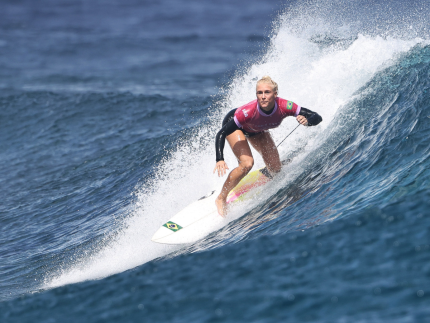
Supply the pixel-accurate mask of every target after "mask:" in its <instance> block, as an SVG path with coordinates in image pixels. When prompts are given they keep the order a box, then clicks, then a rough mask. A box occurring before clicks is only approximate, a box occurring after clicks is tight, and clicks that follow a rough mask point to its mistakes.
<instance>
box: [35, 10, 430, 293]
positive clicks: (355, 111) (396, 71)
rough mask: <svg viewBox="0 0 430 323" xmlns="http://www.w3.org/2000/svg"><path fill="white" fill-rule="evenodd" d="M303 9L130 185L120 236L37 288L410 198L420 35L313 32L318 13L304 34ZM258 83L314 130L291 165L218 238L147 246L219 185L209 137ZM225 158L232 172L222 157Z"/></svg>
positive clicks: (417, 143)
mask: <svg viewBox="0 0 430 323" xmlns="http://www.w3.org/2000/svg"><path fill="white" fill-rule="evenodd" d="M301 8H303V7H301ZM309 8H311V7H308V8H307V10H304V12H302V13H301V14H300V15H294V13H296V12H297V9H296V10H291V11H288V12H286V13H284V14H282V15H281V16H280V18H279V20H278V21H277V22H276V24H275V27H274V33H273V35H272V37H271V44H270V46H269V48H268V50H267V52H266V54H265V55H264V56H263V57H261V58H260V59H259V60H258V61H253V62H251V63H250V64H249V65H246V64H245V65H244V67H243V68H242V69H239V70H238V71H237V73H236V75H235V77H234V78H233V80H232V82H231V83H230V84H229V85H228V86H226V87H225V88H223V89H220V93H221V94H223V95H224V96H223V97H222V98H221V99H219V100H214V103H213V106H212V110H211V112H210V114H209V115H207V116H206V117H205V118H203V119H202V122H201V123H200V124H199V125H197V126H195V127H193V128H192V129H191V131H190V133H189V134H188V135H187V136H183V137H181V138H180V139H179V140H178V142H177V143H176V144H177V146H176V148H175V149H173V150H172V151H169V152H168V155H167V156H166V157H164V158H163V159H162V160H161V162H160V163H159V165H158V166H157V167H156V168H155V170H154V174H153V176H152V177H151V178H149V179H147V180H146V181H144V182H143V183H142V184H139V186H138V187H136V189H135V203H133V204H132V206H130V207H129V209H128V210H127V214H129V216H128V217H126V219H125V220H124V222H123V223H122V227H121V230H120V233H118V234H116V235H115V236H113V237H112V236H109V237H108V238H107V240H108V241H107V242H106V246H105V247H104V248H103V249H102V250H101V251H99V252H97V253H95V254H91V255H90V256H88V257H86V258H85V259H84V260H83V261H82V260H81V261H79V262H78V263H72V264H68V265H67V266H64V267H63V268H62V269H61V270H60V271H59V272H57V273H54V274H52V273H50V274H49V275H48V276H47V277H46V279H45V284H44V286H43V288H52V287H56V286H61V285H65V284H70V283H75V282H80V281H84V280H88V279H99V278H103V277H106V276H109V275H112V274H115V273H118V272H122V271H124V270H127V269H130V268H133V267H136V266H139V265H141V264H143V263H145V262H148V261H151V260H153V259H157V258H160V257H166V256H167V257H170V256H174V255H177V254H180V253H188V252H195V251H202V250H206V249H208V248H213V247H219V246H222V245H225V244H228V243H234V242H238V241H241V240H243V239H249V238H255V237H258V236H260V235H265V234H284V233H285V232H290V231H295V230H303V229H306V228H309V227H312V226H315V225H320V224H322V223H325V222H330V221H333V220H335V219H338V218H341V217H345V216H348V215H349V214H352V213H354V212H360V211H361V210H363V209H365V208H366V207H368V206H369V205H371V204H373V203H376V204H381V203H382V204H384V203H385V204H387V203H393V201H395V200H396V199H398V198H401V197H402V196H404V195H405V194H406V195H407V194H413V192H414V191H416V190H419V189H420V176H421V175H422V174H423V172H425V170H426V169H428V168H429V165H428V156H429V147H428V145H426V141H425V140H426V138H428V130H427V129H426V123H425V122H426V121H427V119H426V118H427V117H428V116H429V115H430V110H429V108H428V106H429V105H428V103H429V97H428V93H427V91H428V79H429V78H428V74H429V68H428V66H429V64H428V63H429V57H430V47H429V45H428V42H427V41H426V40H425V39H426V37H425V35H423V34H422V30H421V29H420V32H421V34H420V35H421V36H420V37H409V36H410V35H409V36H408V37H403V36H402V35H399V33H397V31H396V32H393V35H389V36H387V35H383V36H380V35H374V34H369V33H367V34H366V33H360V32H357V31H356V30H355V29H357V27H356V26H353V27H354V28H352V27H351V26H349V27H348V26H345V25H344V24H343V25H341V26H337V25H336V24H331V25H330V24H329V23H326V24H322V23H321V22H322V21H323V18H324V17H321V15H320V18H319V23H317V24H316V23H312V24H311V23H309V20H312V19H311V18H312V17H313V13H312V12H311V10H310V9H309ZM322 16H323V15H322ZM304 17H305V18H306V19H304ZM313 21H315V20H313ZM328 25H330V26H329V27H328ZM302 27H303V28H302ZM418 27H419V24H417V30H418V29H419V28H418ZM420 28H421V27H420ZM358 29H359V30H363V29H360V28H358ZM396 33H397V35H396ZM416 34H417V35H418V34H419V33H418V31H417V32H416ZM263 75H271V77H272V78H273V79H275V80H276V81H277V82H278V84H279V89H280V91H279V95H280V96H281V97H284V98H288V99H290V100H293V101H295V102H297V103H298V104H299V105H302V106H305V107H308V108H310V109H312V110H315V111H318V112H319V113H320V114H321V115H322V117H323V119H324V122H323V123H322V124H321V125H319V126H318V127H314V128H304V127H301V128H299V129H298V130H297V131H296V132H295V133H293V134H292V135H291V137H289V138H288V140H287V141H286V142H285V143H283V144H282V145H281V146H280V148H279V149H280V154H281V156H283V157H288V158H292V162H291V163H290V164H289V165H288V166H287V167H285V168H284V170H283V172H282V176H279V177H278V179H277V180H275V181H273V182H271V183H270V184H269V185H268V186H267V188H265V191H264V194H261V195H259V196H258V198H256V199H255V200H254V201H253V202H252V203H249V204H248V205H244V206H243V207H242V208H241V209H239V208H236V209H234V210H232V211H231V214H230V216H229V219H228V220H226V221H227V222H230V224H229V225H227V226H226V227H225V228H223V229H222V230H220V231H218V232H215V233H213V234H212V235H210V236H209V237H207V238H206V239H203V240H202V241H200V242H198V243H196V244H195V245H193V246H187V247H185V248H183V247H182V248H181V247H177V246H166V245H157V244H154V243H152V242H150V238H151V236H152V234H153V233H154V232H155V231H156V229H157V228H158V226H159V225H160V223H163V221H165V220H167V219H169V218H170V217H172V216H173V215H174V214H175V213H176V212H177V210H179V209H181V208H183V207H185V206H186V205H188V204H189V203H191V202H192V201H194V200H196V199H197V198H199V197H200V196H201V195H202V192H204V193H205V192H207V191H210V190H211V189H212V188H213V187H217V186H220V185H221V184H222V182H223V180H224V179H223V178H221V179H219V178H218V177H215V176H211V174H212V169H213V167H214V151H213V150H214V147H213V138H214V135H215V133H216V131H217V129H218V128H219V126H220V123H221V120H222V117H223V116H224V114H225V113H226V112H227V111H228V110H229V109H231V107H235V106H240V105H242V104H244V103H246V102H248V101H250V100H251V99H252V98H253V96H254V90H255V82H256V80H257V79H258V78H260V77H261V76H263ZM290 119H291V120H286V121H284V123H283V124H282V126H281V127H279V128H277V129H276V130H274V131H272V134H273V136H274V139H275V141H276V142H280V141H281V140H282V138H283V137H284V136H285V134H286V133H288V132H289V131H290V130H291V129H293V127H294V126H295V120H294V119H293V118H290ZM225 156H226V162H227V163H228V164H229V165H230V167H233V166H234V164H235V158H234V156H233V154H232V153H231V151H230V150H229V149H226V152H225ZM254 156H255V160H256V162H255V164H256V167H259V166H262V165H263V161H262V159H261V157H259V156H258V154H254ZM422 180H424V179H421V181H422ZM411 183H412V184H411ZM411 185H412V186H411ZM405 187H407V189H406V191H405V189H403V188H405ZM244 215H245V216H244ZM227 222H226V223H227Z"/></svg>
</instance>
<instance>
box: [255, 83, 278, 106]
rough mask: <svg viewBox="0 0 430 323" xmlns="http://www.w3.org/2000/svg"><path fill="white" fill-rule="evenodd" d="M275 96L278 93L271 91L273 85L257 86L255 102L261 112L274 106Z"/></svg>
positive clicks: (261, 84)
mask: <svg viewBox="0 0 430 323" xmlns="http://www.w3.org/2000/svg"><path fill="white" fill-rule="evenodd" d="M277 96H278V93H276V92H275V91H273V85H271V84H267V83H260V84H257V101H258V104H259V105H260V108H262V109H263V110H265V111H269V110H271V109H272V108H273V107H274V106H275V99H276V97H277Z"/></svg>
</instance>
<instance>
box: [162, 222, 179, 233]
mask: <svg viewBox="0 0 430 323" xmlns="http://www.w3.org/2000/svg"><path fill="white" fill-rule="evenodd" d="M163 227H166V228H167V229H170V230H172V231H173V232H176V231H179V230H181V229H182V227H181V226H180V225H179V224H176V223H175V222H172V221H169V222H167V223H164V224H163Z"/></svg>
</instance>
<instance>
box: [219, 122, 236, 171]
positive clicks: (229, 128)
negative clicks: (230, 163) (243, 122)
mask: <svg viewBox="0 0 430 323" xmlns="http://www.w3.org/2000/svg"><path fill="white" fill-rule="evenodd" d="M239 129H240V128H239V127H238V126H237V124H236V122H234V119H231V120H230V121H229V122H227V123H226V124H225V125H224V126H223V127H222V128H221V130H220V131H218V133H217V135H216V138H215V150H216V166H215V169H214V173H215V170H217V169H218V176H222V175H224V174H225V169H228V167H227V164H226V163H225V162H224V153H223V152H224V145H225V138H226V137H227V136H228V135H231V134H232V133H233V132H235V131H236V130H239Z"/></svg>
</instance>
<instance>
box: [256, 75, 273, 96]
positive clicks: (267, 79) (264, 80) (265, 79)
mask: <svg viewBox="0 0 430 323" xmlns="http://www.w3.org/2000/svg"><path fill="white" fill-rule="evenodd" d="M260 83H266V84H270V85H272V86H273V91H274V92H278V83H276V82H275V81H274V80H272V78H271V77H270V76H268V75H266V76H263V77H262V78H261V79H259V80H258V81H257V86H258V84H260Z"/></svg>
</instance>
